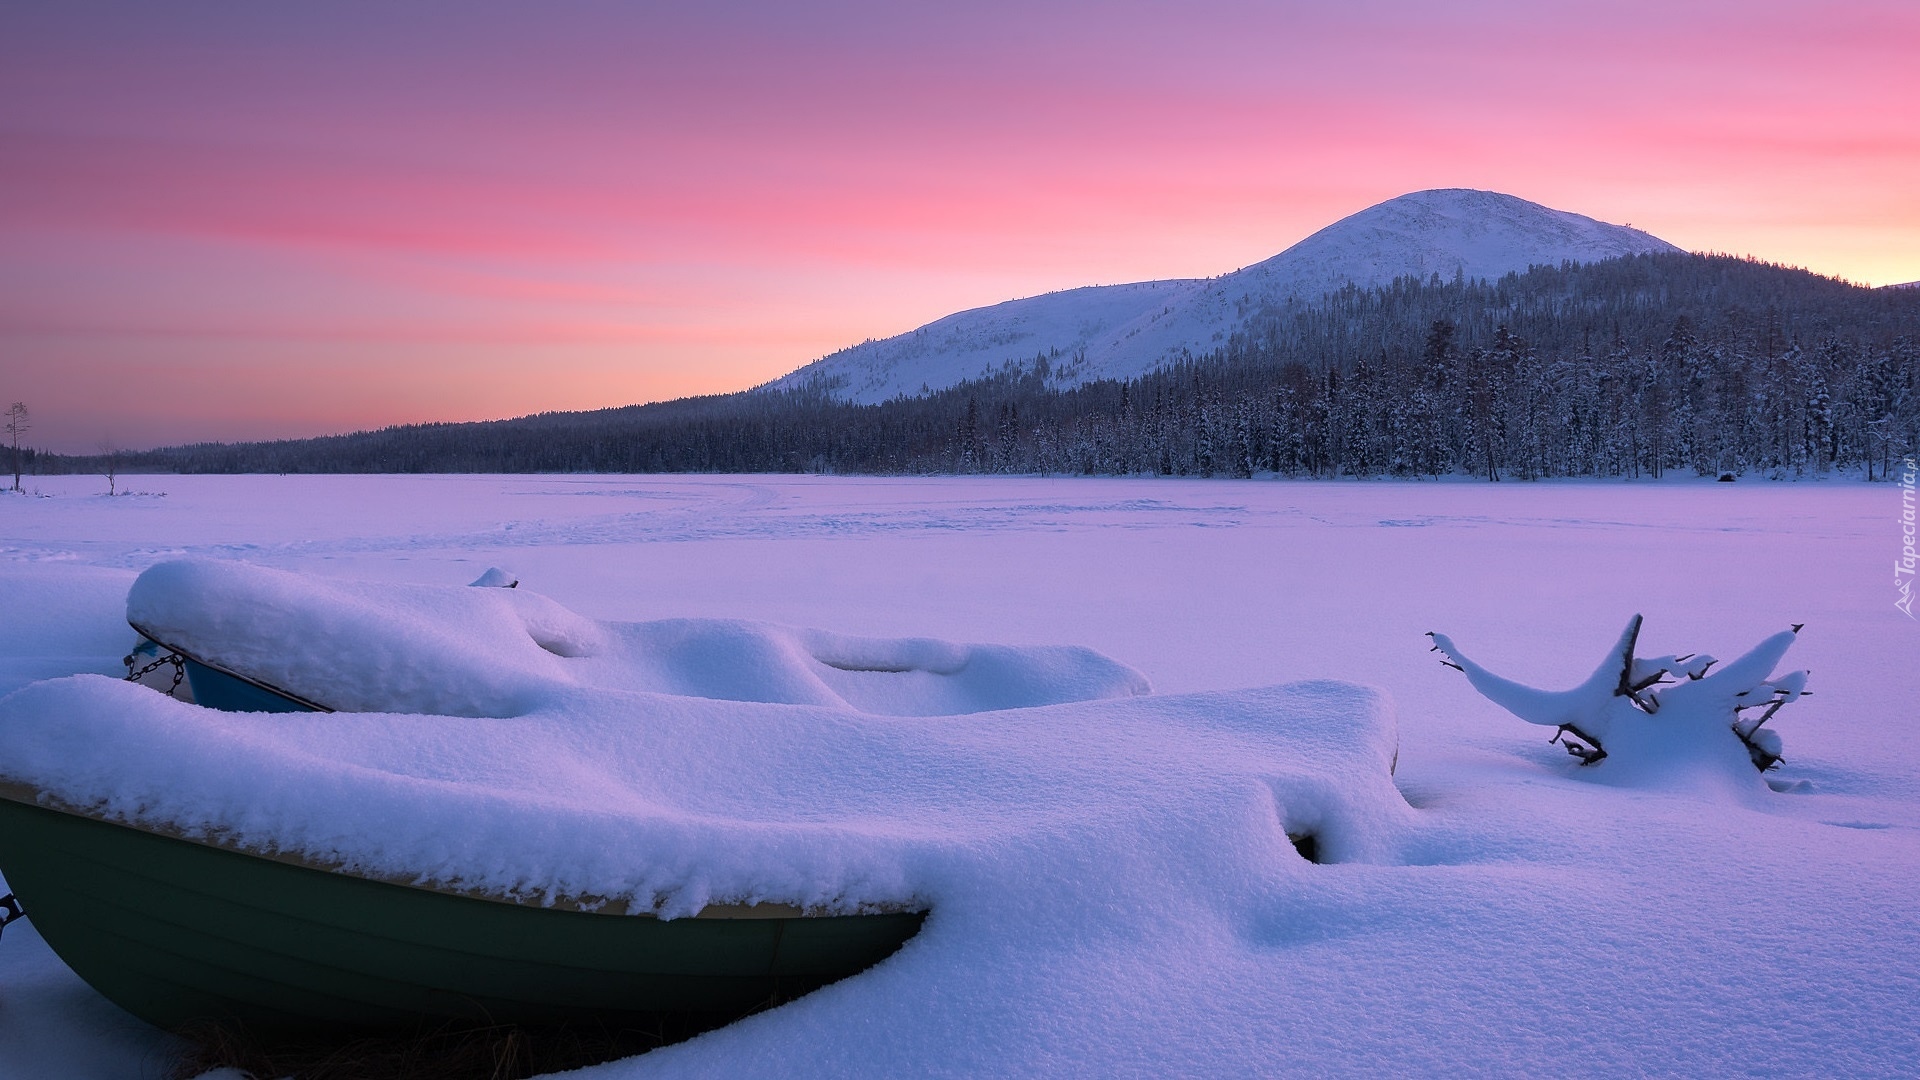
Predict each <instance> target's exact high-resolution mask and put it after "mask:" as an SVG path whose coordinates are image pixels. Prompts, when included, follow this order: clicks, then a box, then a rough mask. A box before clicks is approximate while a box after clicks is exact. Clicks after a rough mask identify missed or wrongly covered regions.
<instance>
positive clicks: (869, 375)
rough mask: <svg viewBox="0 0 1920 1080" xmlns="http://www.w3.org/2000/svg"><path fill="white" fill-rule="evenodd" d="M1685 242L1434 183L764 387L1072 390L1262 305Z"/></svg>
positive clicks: (1167, 352) (902, 391) (851, 391)
mask: <svg viewBox="0 0 1920 1080" xmlns="http://www.w3.org/2000/svg"><path fill="white" fill-rule="evenodd" d="M1680 250H1681V249H1680V248H1678V247H1676V246H1674V245H1673V244H1670V243H1668V242H1666V241H1665V240H1661V239H1660V238H1658V237H1656V236H1653V235H1651V234H1649V233H1646V232H1643V231H1641V230H1638V229H1633V228H1629V227H1627V226H1622V225H1609V224H1607V223H1605V222H1601V221H1596V220H1594V219H1593V218H1590V217H1586V216H1584V215H1581V214H1575V213H1571V212H1568V211H1564V210H1554V209H1552V208H1550V207H1546V206H1542V205H1540V204H1538V203H1533V202H1528V201H1527V200H1525V199H1520V198H1517V197H1515V196H1512V195H1504V194H1501V193H1498V192H1491V191H1479V190H1475V189H1471V188H1434V189H1429V190H1426V191H1416V192H1412V193H1410V194H1407V195H1402V196H1400V197H1398V198H1394V199H1389V200H1387V201H1385V202H1382V203H1378V204H1376V205H1374V206H1371V207H1368V208H1367V209H1365V210H1362V211H1360V212H1358V213H1355V214H1351V215H1349V216H1347V217H1345V218H1342V219H1340V220H1339V221H1336V222H1334V223H1333V224H1331V225H1328V226H1327V227H1325V228H1323V229H1321V230H1319V231H1317V232H1315V233H1313V234H1312V235H1310V236H1308V237H1306V238H1305V239H1303V240H1301V241H1300V242H1298V243H1296V244H1294V245H1292V246H1291V247H1288V248H1287V249H1286V250H1284V251H1282V252H1280V253H1279V254H1278V255H1275V256H1273V257H1271V258H1268V259H1265V260H1262V261H1261V262H1257V263H1254V264H1252V265H1251V266H1247V267H1244V268H1242V269H1239V270H1235V271H1233V272H1231V273H1227V274H1222V275H1220V276H1219V277H1213V278H1182V279H1167V280H1158V281H1143V282H1133V283H1129V284H1124V285H1091V286H1084V287H1081V288H1077V289H1066V290H1061V291H1058V292H1051V293H1043V294H1041V295H1039V296H1032V297H1026V298H1023V299H1019V300H1010V301H1007V302H1005V303H1001V304H994V305H991V306H988V307H981V308H973V309H969V310H966V311H960V312H955V313H954V314H951V315H947V316H945V317H943V318H940V319H936V320H934V321H933V322H930V323H928V324H926V325H925V326H921V327H918V328H916V329H914V330H910V331H908V332H906V333H904V334H899V335H896V336H894V337H890V338H884V339H880V340H870V341H865V342H862V343H860V344H859V345H855V346H852V347H850V348H847V349H842V350H840V351H838V352H835V353H832V354H829V355H827V356H825V357H822V358H820V359H819V360H815V361H814V362H812V363H810V364H807V365H805V366H803V367H801V368H799V369H797V370H795V371H793V372H790V373H788V374H787V375H784V376H782V377H780V378H778V379H775V380H773V381H772V382H769V383H767V384H765V385H764V387H763V388H764V389H797V388H800V387H803V386H815V387H820V388H823V389H825V390H827V391H828V392H829V393H830V394H832V395H833V396H835V397H838V398H841V399H843V400H848V401H853V402H860V403H868V404H871V403H874V402H879V401H885V400H888V399H889V398H894V397H901V396H907V397H912V396H918V395H920V394H925V393H929V392H932V391H936V390H940V389H943V388H945V387H947V386H951V385H954V384H955V383H958V382H961V381H964V380H967V379H972V378H978V377H980V376H982V375H985V374H990V373H992V372H993V371H995V370H998V369H1001V368H1003V367H1006V366H1008V365H1011V364H1024V363H1028V362H1031V361H1032V360H1033V359H1034V357H1035V356H1046V357H1047V358H1048V360H1049V369H1050V380H1051V381H1052V383H1053V384H1054V385H1057V386H1061V387H1067V386H1074V385H1079V384H1081V383H1084V382H1087V381H1090V380H1093V379H1099V378H1122V379H1124V378H1131V377H1134V376H1138V375H1143V374H1145V373H1147V372H1149V371H1152V370H1155V369H1156V368H1159V367H1162V366H1164V365H1166V364H1168V363H1172V362H1176V361H1178V360H1180V359H1182V358H1183V357H1184V356H1199V355H1203V354H1205V353H1207V352H1210V351H1212V350H1213V349H1216V348H1218V347H1219V346H1220V345H1221V344H1223V343H1224V342H1225V341H1226V340H1227V339H1228V338H1229V337H1231V336H1232V334H1233V333H1234V332H1235V331H1236V330H1238V329H1240V327H1241V326H1243V325H1244V323H1245V321H1246V319H1247V317H1248V315H1249V314H1251V313H1252V312H1253V311H1254V310H1255V309H1258V308H1259V307H1261V306H1263V305H1268V304H1273V303H1276V302H1278V303H1284V302H1287V301H1289V300H1292V301H1294V302H1297V303H1301V304H1309V305H1310V304H1314V303H1317V302H1319V301H1320V300H1321V299H1322V298H1323V297H1324V296H1325V295H1326V294H1328V293H1330V292H1335V291H1338V290H1339V289H1340V288H1342V287H1343V286H1345V285H1346V284H1348V283H1349V282H1351V283H1352V284H1354V285H1356V286H1358V287H1360V288H1370V287H1374V286H1379V285H1386V284H1389V283H1391V282H1392V281H1394V280H1395V279H1397V278H1400V277H1404V276H1407V275H1415V276H1419V277H1422V278H1428V277H1430V276H1432V275H1438V276H1440V277H1441V278H1443V279H1452V278H1455V277H1464V278H1498V277H1501V276H1503V275H1505V274H1506V273H1508V272H1510V271H1524V270H1526V269H1527V268H1528V267H1529V266H1535V265H1558V264H1560V263H1562V262H1568V261H1572V262H1596V261H1599V260H1601V259H1609V258H1617V257H1620V256H1625V255H1637V254H1642V253H1647V252H1669V251H1671V252H1677V251H1680Z"/></svg>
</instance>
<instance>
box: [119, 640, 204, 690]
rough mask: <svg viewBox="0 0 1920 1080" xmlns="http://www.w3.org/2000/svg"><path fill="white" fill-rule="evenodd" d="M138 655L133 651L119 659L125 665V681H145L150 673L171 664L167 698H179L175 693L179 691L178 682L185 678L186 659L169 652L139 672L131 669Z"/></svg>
mask: <svg viewBox="0 0 1920 1080" xmlns="http://www.w3.org/2000/svg"><path fill="white" fill-rule="evenodd" d="M139 655H140V653H139V651H138V650H135V651H134V652H130V653H128V654H127V655H125V656H123V657H121V658H120V662H121V663H123V664H125V665H127V681H128V682H141V680H143V679H145V678H146V677H147V676H148V675H149V674H151V673H152V672H155V671H158V670H160V668H161V667H162V666H163V665H166V664H172V665H173V682H172V683H171V684H169V685H168V686H167V696H168V697H177V696H179V695H178V694H177V693H176V691H178V690H179V689H180V681H181V680H182V679H185V678H186V677H187V661H186V658H185V657H183V656H181V655H180V654H179V653H177V652H170V653H168V654H167V655H165V656H162V657H161V658H160V659H158V660H155V661H154V662H153V663H151V664H148V665H147V666H146V667H143V668H141V669H140V670H138V671H135V670H134V669H133V665H134V664H135V663H136V662H137V658H138V657H139ZM143 685H144V684H143Z"/></svg>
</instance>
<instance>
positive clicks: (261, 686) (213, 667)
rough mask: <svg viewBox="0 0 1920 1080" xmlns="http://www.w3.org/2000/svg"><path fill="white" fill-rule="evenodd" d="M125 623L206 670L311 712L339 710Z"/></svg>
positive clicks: (130, 623) (134, 623)
mask: <svg viewBox="0 0 1920 1080" xmlns="http://www.w3.org/2000/svg"><path fill="white" fill-rule="evenodd" d="M127 625H128V626H130V627H132V628H133V632H134V633H136V634H139V635H140V636H141V637H143V638H146V639H147V640H148V641H151V642H153V643H154V644H155V645H157V646H159V647H160V648H162V649H165V650H167V651H168V652H170V653H177V654H179V656H180V657H181V659H183V660H190V661H192V662H193V663H196V664H199V665H200V666H201V667H203V668H206V669H207V670H209V671H212V672H214V673H215V674H217V675H225V676H226V677H227V678H229V679H234V680H236V681H239V682H243V683H246V684H247V685H248V686H251V687H253V688H254V689H256V690H262V691H265V692H266V693H269V694H272V695H274V696H276V697H283V698H286V699H287V700H288V701H291V702H293V703H294V704H295V705H299V706H300V707H302V708H304V709H307V710H310V711H312V712H321V713H330V712H338V711H339V710H337V709H335V708H333V707H332V706H331V705H322V704H320V703H319V702H317V701H314V700H312V699H310V698H305V697H302V696H300V695H299V694H296V693H294V692H293V691H291V690H282V689H281V688H279V687H277V686H275V685H273V684H272V683H264V682H261V681H260V680H259V679H255V678H252V677H250V676H247V675H242V674H240V673H239V672H237V671H234V670H232V669H230V668H227V667H225V666H223V665H220V664H216V663H214V662H212V661H210V660H205V659H202V658H201V657H198V656H195V655H194V654H192V653H190V652H188V651H187V650H185V649H183V648H181V647H179V646H178V645H169V644H167V643H166V642H165V641H162V640H161V639H160V638H159V637H158V636H157V635H155V634H154V633H153V631H151V630H148V629H147V628H146V627H144V626H141V625H140V624H139V623H137V622H134V621H133V620H132V619H128V620H127Z"/></svg>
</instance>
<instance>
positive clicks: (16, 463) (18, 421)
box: [7, 401, 33, 491]
mask: <svg viewBox="0 0 1920 1080" xmlns="http://www.w3.org/2000/svg"><path fill="white" fill-rule="evenodd" d="M32 426H33V425H32V424H30V423H28V422H27V403H26V402H24V401H16V402H14V403H13V404H11V405H9V406H7V441H8V442H10V443H12V444H13V490H15V491H19V490H20V433H21V432H23V431H26V430H27V429H28V428H30V427H32Z"/></svg>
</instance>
